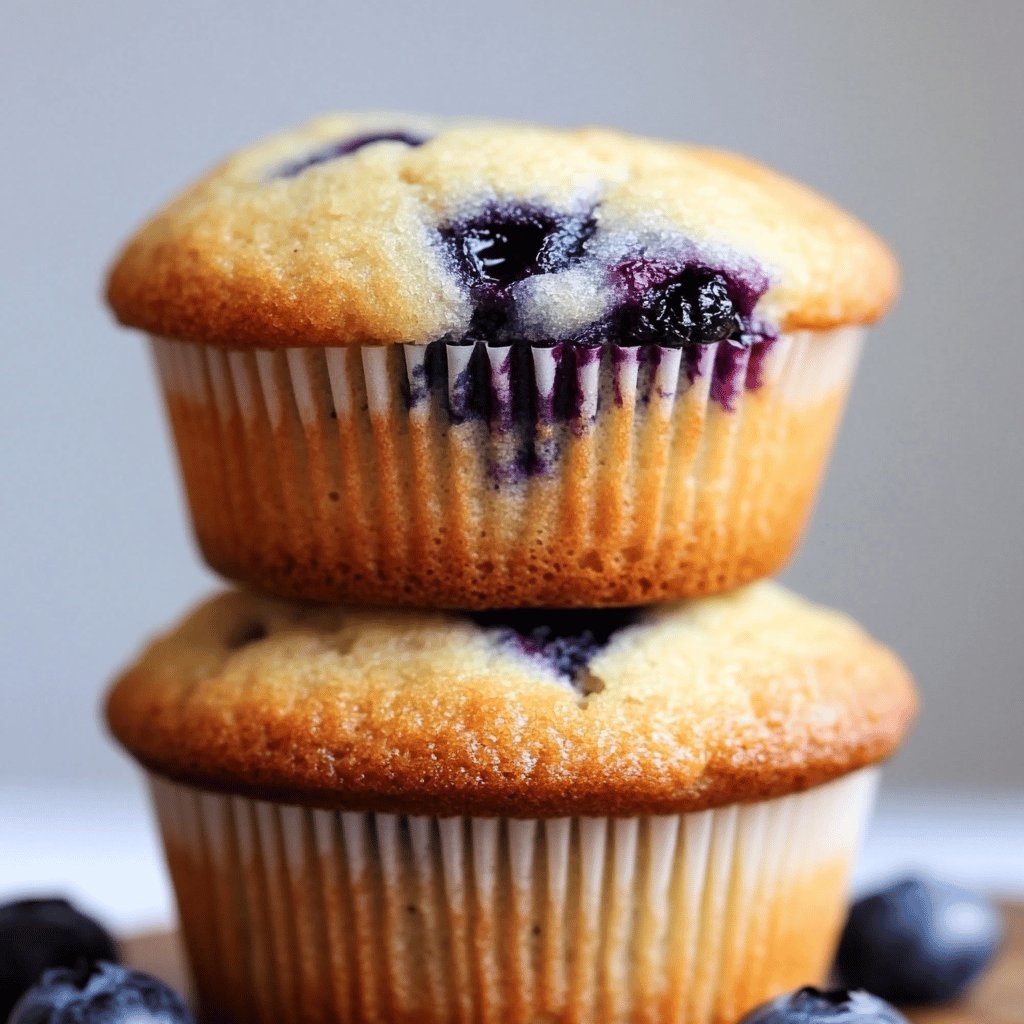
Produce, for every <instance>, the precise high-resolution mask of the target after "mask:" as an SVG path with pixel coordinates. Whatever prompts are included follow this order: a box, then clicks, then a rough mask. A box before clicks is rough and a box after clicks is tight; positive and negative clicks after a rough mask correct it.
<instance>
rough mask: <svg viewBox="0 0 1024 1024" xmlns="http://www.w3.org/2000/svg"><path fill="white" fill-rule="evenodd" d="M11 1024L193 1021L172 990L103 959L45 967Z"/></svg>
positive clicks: (170, 1023) (192, 1023)
mask: <svg viewBox="0 0 1024 1024" xmlns="http://www.w3.org/2000/svg"><path fill="white" fill-rule="evenodd" d="M8 1024H195V1020H194V1018H193V1016H192V1011H191V1010H189V1008H188V1006H187V1005H186V1004H185V1001H184V1000H183V999H182V998H181V996H179V995H178V993H177V992H175V991H174V989H172V988H170V987H169V986H168V985H165V984H164V983H163V982H162V981H158V980H157V979H156V978H153V977H151V976H150V975H148V974H143V973H142V972H141V971H133V970H131V969H130V968H128V967H121V966H119V965H117V964H110V963H104V962H103V961H99V962H97V963H93V964H85V963H83V964H81V965H80V966H78V967H57V968H54V969H53V970H49V971H47V972H46V973H45V974H43V976H42V977H41V978H40V979H39V981H38V982H37V983H36V984H35V985H34V986H33V987H32V988H30V989H29V990H28V991H27V992H26V993H25V995H24V996H22V998H21V1000H20V1001H19V1002H18V1004H17V1005H16V1006H15V1007H14V1010H13V1011H12V1013H11V1016H10V1019H9V1020H8Z"/></svg>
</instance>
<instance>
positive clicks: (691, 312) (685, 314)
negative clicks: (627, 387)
mask: <svg viewBox="0 0 1024 1024" xmlns="http://www.w3.org/2000/svg"><path fill="white" fill-rule="evenodd" d="M741 330H742V325H741V323H740V318H739V316H738V314H737V313H736V309H735V307H734V305H733V302H732V299H731V298H730V297H729V285H728V282H727V281H726V279H725V277H724V276H723V275H722V274H717V273H714V272H713V271H709V270H703V269H698V268H691V269H689V270H686V271H683V272H682V273H680V274H677V275H675V276H674V277H672V278H670V279H669V280H668V281H665V282H662V283H661V284H657V285H654V286H652V287H651V288H649V289H648V290H647V291H646V292H645V293H644V294H643V295H642V296H641V298H640V305H639V309H638V311H637V323H636V338H637V340H640V341H651V342H658V343H660V344H663V345H682V344H685V343H687V342H690V343H694V344H697V345H713V344H714V343H715V342H717V341H722V340H723V339H725V338H728V337H730V336H731V335H738V334H739V333H740V332H741Z"/></svg>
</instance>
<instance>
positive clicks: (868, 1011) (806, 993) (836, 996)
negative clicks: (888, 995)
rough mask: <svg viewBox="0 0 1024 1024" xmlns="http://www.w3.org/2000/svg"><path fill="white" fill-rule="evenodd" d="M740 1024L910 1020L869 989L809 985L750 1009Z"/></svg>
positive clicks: (869, 1023) (855, 1023)
mask: <svg viewBox="0 0 1024 1024" xmlns="http://www.w3.org/2000/svg"><path fill="white" fill-rule="evenodd" d="M740 1024H907V1019H906V1017H904V1016H903V1014H901V1013H900V1012H899V1011H898V1010H896V1009H895V1008H894V1007H892V1006H890V1005H889V1004H888V1003H887V1002H885V1000H884V999H880V998H879V997H878V996H876V995H872V994H871V993H870V992H847V991H845V990H842V989H839V990H836V991H832V992H822V991H821V990H819V989H816V988H810V987H808V988H801V989H797V991H796V992H791V993H789V994H788V995H784V996H779V997H778V998H777V999H773V1000H772V1001H771V1002H768V1003H764V1004H763V1005H762V1006H759V1007H757V1009H755V1010H751V1011H750V1013H748V1014H747V1015H746V1016H745V1017H744V1018H743V1020H741V1021H740Z"/></svg>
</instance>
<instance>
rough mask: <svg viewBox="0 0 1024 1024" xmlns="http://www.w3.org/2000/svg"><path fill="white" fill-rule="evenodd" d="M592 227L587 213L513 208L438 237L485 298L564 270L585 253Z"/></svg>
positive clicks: (448, 228) (492, 210)
mask: <svg viewBox="0 0 1024 1024" xmlns="http://www.w3.org/2000/svg"><path fill="white" fill-rule="evenodd" d="M595 228H596V221H595V220H594V217H593V215H592V214H590V213H585V214H567V213H558V212H556V211H554V210H547V209H544V208H542V207H539V206H526V205H515V204H513V205H495V206H491V207H488V208H487V209H485V210H483V211H481V212H480V213H478V214H476V215H474V216H473V217H470V218H469V219H468V220H463V221H456V222H453V223H451V224H446V225H445V226H444V227H442V228H441V231H440V234H441V238H442V239H443V240H444V242H445V244H446V245H447V247H448V249H449V251H450V252H451V254H452V257H453V258H454V260H455V263H456V265H457V266H458V268H459V270H460V272H461V273H462V275H463V277H464V278H465V280H466V282H467V284H468V285H469V287H470V288H471V289H472V290H474V291H475V292H477V293H480V292H483V293H484V294H488V293H494V292H500V291H501V290H502V289H503V288H505V287H507V286H508V285H510V284H514V283H515V282H516V281H522V280H523V279H525V278H527V277H530V276H532V275H533V274H551V273H554V272H555V271H558V270H564V269H565V268H566V267H568V266H569V265H570V264H571V263H572V262H573V261H574V260H577V259H579V258H580V257H581V256H582V255H583V252H584V249H585V246H586V243H587V239H589V238H590V236H591V235H592V234H593V233H594V230H595Z"/></svg>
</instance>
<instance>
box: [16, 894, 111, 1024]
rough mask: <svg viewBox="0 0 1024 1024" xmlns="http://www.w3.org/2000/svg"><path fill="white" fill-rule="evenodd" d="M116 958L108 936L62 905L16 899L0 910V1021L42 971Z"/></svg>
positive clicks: (79, 914)
mask: <svg viewBox="0 0 1024 1024" xmlns="http://www.w3.org/2000/svg"><path fill="white" fill-rule="evenodd" d="M116 959H117V949H116V947H115V945H114V940H113V939H112V938H111V937H110V935H108V934H107V932H106V931H105V930H104V929H103V928H102V927H100V925H98V924H97V923H96V922H95V921H93V920H92V918H89V917H86V916H85V915H84V914H82V913H80V912H79V911H78V910H76V909H75V908H74V907H73V906H71V904H70V903H68V902H67V900H62V899H32V900H18V901H17V902H15V903H6V904H4V905H3V906H0V1021H3V1020H6V1019H7V1015H8V1013H10V1010H11V1007H12V1006H13V1005H14V1004H15V1002H17V1000H18V999H19V997H20V996H21V994H22V993H23V992H24V991H25V990H26V989H27V988H28V987H29V986H30V985H32V984H33V983H34V982H35V980H36V979H37V978H38V977H39V975H40V974H42V973H43V971H45V970H46V969H47V968H50V967H73V966H74V965H75V964H77V963H78V962H79V961H81V960H116Z"/></svg>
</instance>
